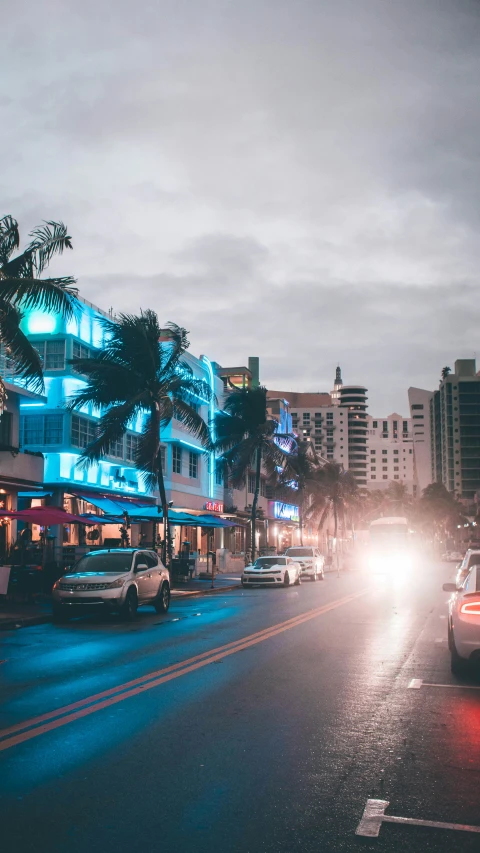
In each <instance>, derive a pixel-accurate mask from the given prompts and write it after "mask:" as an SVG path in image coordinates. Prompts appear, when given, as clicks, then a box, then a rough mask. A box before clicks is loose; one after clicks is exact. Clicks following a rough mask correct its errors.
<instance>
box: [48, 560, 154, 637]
mask: <svg viewBox="0 0 480 853" xmlns="http://www.w3.org/2000/svg"><path fill="white" fill-rule="evenodd" d="M52 597H53V619H54V621H56V622H64V621H66V620H67V619H68V618H69V616H71V615H72V614H73V613H77V614H78V613H79V612H81V611H82V610H85V609H91V610H94V609H99V608H100V609H103V610H105V611H108V612H118V613H120V614H121V615H122V616H123V617H124V618H125V619H128V620H131V619H134V618H135V616H136V613H137V608H138V606H139V605H140V604H153V606H154V607H155V610H156V611H157V613H166V611H167V610H168V608H169V605H170V576H169V573H168V571H167V569H166V568H165V566H164V565H163V563H162V562H161V560H160V558H159V557H158V554H156V553H155V551H146V550H141V549H139V548H109V549H108V550H102V551H91V552H90V553H89V554H85V555H84V556H83V557H82V558H81V559H80V560H79V561H78V563H76V564H75V566H74V567H73V568H72V569H69V570H68V572H67V573H66V574H65V575H63V577H61V578H59V580H58V581H57V582H56V584H55V586H54V587H53V591H52Z"/></svg>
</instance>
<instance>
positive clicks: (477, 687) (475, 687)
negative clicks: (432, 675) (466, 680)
mask: <svg viewBox="0 0 480 853" xmlns="http://www.w3.org/2000/svg"><path fill="white" fill-rule="evenodd" d="M422 687H447V688H448V687H451V688H456V689H457V690H480V684H433V683H430V682H429V681H424V682H422Z"/></svg>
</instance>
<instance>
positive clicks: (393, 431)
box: [367, 412, 418, 497]
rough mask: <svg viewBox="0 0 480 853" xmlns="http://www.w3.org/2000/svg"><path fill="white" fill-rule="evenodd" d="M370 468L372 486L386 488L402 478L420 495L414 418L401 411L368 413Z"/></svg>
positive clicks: (368, 477) (369, 484) (370, 486)
mask: <svg viewBox="0 0 480 853" xmlns="http://www.w3.org/2000/svg"><path fill="white" fill-rule="evenodd" d="M367 420H368V470H367V485H368V488H369V489H386V488H387V487H388V486H389V485H390V483H392V482H393V483H395V482H399V483H402V484H403V485H404V486H406V487H407V489H408V492H409V494H411V495H413V496H414V497H416V495H417V493H418V486H417V482H416V478H415V465H414V449H413V434H412V421H411V419H410V418H403V417H402V416H401V415H399V414H398V413H397V412H394V413H393V414H391V415H388V417H386V418H373V417H371V416H370V415H368V419H367Z"/></svg>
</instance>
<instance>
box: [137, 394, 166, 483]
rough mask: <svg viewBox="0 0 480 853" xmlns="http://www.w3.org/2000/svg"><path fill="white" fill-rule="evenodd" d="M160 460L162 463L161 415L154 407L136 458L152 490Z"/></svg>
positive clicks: (146, 423) (144, 478)
mask: <svg viewBox="0 0 480 853" xmlns="http://www.w3.org/2000/svg"><path fill="white" fill-rule="evenodd" d="M159 462H160V464H161V445H160V417H159V412H158V410H156V409H153V410H152V411H151V412H150V415H149V416H148V418H147V419H146V422H145V426H144V429H143V432H142V436H141V438H140V442H139V447H138V452H137V454H136V458H135V465H136V467H137V468H138V470H139V471H140V472H141V474H142V479H143V481H144V483H145V486H146V487H147V489H149V490H150V491H153V490H154V489H155V487H156V485H157V468H158V464H159Z"/></svg>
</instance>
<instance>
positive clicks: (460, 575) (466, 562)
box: [455, 548, 480, 586]
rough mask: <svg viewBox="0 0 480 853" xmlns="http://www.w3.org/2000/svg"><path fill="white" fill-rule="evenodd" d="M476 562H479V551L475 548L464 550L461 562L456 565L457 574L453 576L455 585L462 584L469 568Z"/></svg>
mask: <svg viewBox="0 0 480 853" xmlns="http://www.w3.org/2000/svg"><path fill="white" fill-rule="evenodd" d="M476 563H480V551H478V550H477V549H473V548H469V549H468V551H466V553H465V556H464V558H463V560H462V562H461V563H460V565H459V566H457V575H456V578H455V581H456V584H457V586H461V585H462V583H463V582H464V580H465V578H466V577H467V575H468V573H469V571H470V569H471V568H472V566H474V565H475V564H476Z"/></svg>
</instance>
